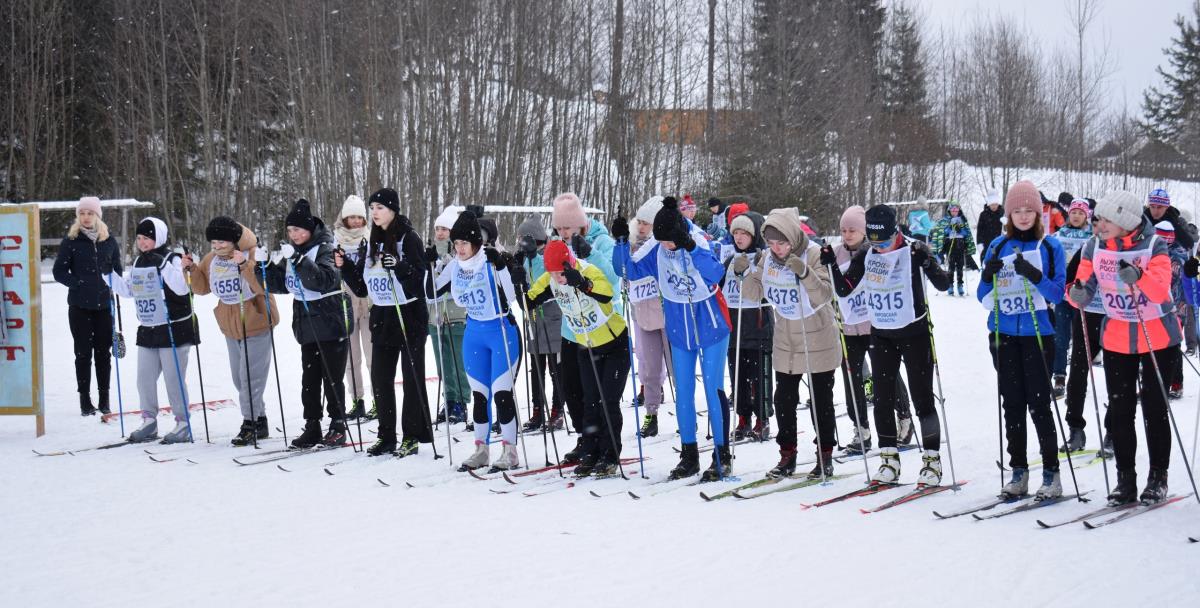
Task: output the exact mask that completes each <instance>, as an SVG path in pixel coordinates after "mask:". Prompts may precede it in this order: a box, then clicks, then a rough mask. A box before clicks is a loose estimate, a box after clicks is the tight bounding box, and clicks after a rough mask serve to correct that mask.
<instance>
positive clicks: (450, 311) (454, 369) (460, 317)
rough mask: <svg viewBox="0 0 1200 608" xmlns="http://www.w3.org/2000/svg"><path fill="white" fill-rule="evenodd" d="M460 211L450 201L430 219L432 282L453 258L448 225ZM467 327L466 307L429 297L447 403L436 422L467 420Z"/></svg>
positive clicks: (432, 333)
mask: <svg viewBox="0 0 1200 608" xmlns="http://www.w3.org/2000/svg"><path fill="white" fill-rule="evenodd" d="M459 213H462V207H457V206H454V205H451V206H449V207H447V208H445V209H444V210H442V213H441V214H440V215H438V216H437V218H436V219H434V220H433V241H432V242H431V243H430V244H429V246H428V247H426V248H425V261H426V262H427V263H429V264H431V265H432V267H431V269H430V281H431V285H432V280H433V279H434V278H436V277H437V275H439V274H441V271H442V269H443V268H445V267H446V264H449V263H450V260H451V259H453V258H454V249H453V247H452V246H451V244H450V229H451V228H453V227H454V222H455V220H457V219H458V214H459ZM430 291H431V292H432V291H433V290H432V289H431V290H430ZM466 330H467V311H466V310H464V309H463V307H462V306H459V305H458V304H457V303H456V302H455V301H454V299H453V298H451V297H450V295H449V294H442V295H440V296H435V297H433V298H430V299H429V335H430V336H432V337H433V354H434V361H435V363H436V364H437V370H438V376H439V377H441V379H442V387H443V390H444V391H445V393H446V395H445V397H446V405H445V407H443V408H442V411H440V412H438V418H437V422H438V423H439V424H440V423H442V422H445V421H446V420H449V421H450V422H451V423H452V424H457V423H459V422H466V421H467V402H469V401H470V400H471V385H469V384H467V372H466V370H465V369H464V368H463V363H462V343H463V334H464V333H465V332H466Z"/></svg>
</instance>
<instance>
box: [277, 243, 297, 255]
mask: <svg viewBox="0 0 1200 608" xmlns="http://www.w3.org/2000/svg"><path fill="white" fill-rule="evenodd" d="M278 253H279V258H280V259H290V258H291V257H292V255H293V254H295V253H296V248H295V247H292V246H291V245H288V244H286V243H284V244H283V245H280V246H279V252H278Z"/></svg>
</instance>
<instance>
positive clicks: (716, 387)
mask: <svg viewBox="0 0 1200 608" xmlns="http://www.w3.org/2000/svg"><path fill="white" fill-rule="evenodd" d="M728 350H729V336H728V335H726V336H725V337H724V338H721V340H720V341H719V342H716V343H714V344H709V345H708V346H705V347H704V348H702V349H700V350H684V349H682V348H679V347H678V346H676V345H674V344H672V345H671V368H672V369H673V370H674V372H675V415H676V416H677V417H678V418H679V437H680V438H681V439H682V441H683V443H684V444H688V443H696V358H697V356H699V358H700V372H701V376H703V377H704V400H705V402H706V403H707V404H708V420H709V423H710V424H711V425H712V435H713V442H714V443H716V444H717V445H725V433H724V430H725V420H724V410H725V408H724V406H723V405H722V402H721V398H720V395H718V394H717V392H718V391H720V390H721V389H722V388H724V386H725V356H726V354H725V353H726V351H728Z"/></svg>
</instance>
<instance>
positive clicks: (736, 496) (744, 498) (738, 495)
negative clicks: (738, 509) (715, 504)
mask: <svg viewBox="0 0 1200 608" xmlns="http://www.w3.org/2000/svg"><path fill="white" fill-rule="evenodd" d="M731 496H733V497H734V498H740V499H742V500H749V498H750V497H749V496H742V494H741V492H737V491H735V492H734V493H733V494H731Z"/></svg>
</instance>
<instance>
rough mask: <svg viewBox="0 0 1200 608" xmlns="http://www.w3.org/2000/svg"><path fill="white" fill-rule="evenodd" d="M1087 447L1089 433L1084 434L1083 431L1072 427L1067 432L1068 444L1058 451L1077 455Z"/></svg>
mask: <svg viewBox="0 0 1200 608" xmlns="http://www.w3.org/2000/svg"><path fill="white" fill-rule="evenodd" d="M1085 445H1087V433H1084V432H1083V429H1079V428H1075V427H1070V428H1069V429H1068V431H1067V442H1066V443H1064V444H1063V446H1062V448H1061V449H1060V450H1058V451H1060V452H1065V453H1075V452H1078V451H1080V450H1082V449H1083V446H1085Z"/></svg>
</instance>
